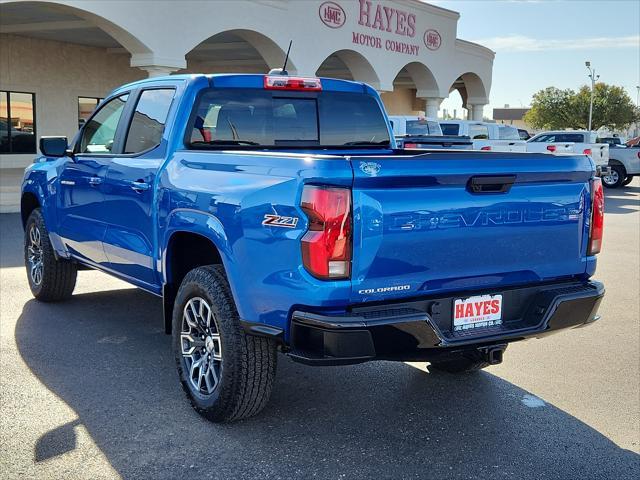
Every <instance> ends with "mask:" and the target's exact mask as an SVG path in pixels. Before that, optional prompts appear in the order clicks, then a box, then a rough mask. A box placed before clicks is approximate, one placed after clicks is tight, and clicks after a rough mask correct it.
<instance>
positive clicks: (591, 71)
mask: <svg viewBox="0 0 640 480" xmlns="http://www.w3.org/2000/svg"><path fill="white" fill-rule="evenodd" d="M584 64H585V66H586V67H587V70H589V78H590V79H591V102H589V132H591V118H592V117H593V90H594V87H595V85H596V81H597V80H598V79H599V78H600V75H596V69H595V68H593V69H592V68H591V62H590V61H588V60H587V61H586V62H584Z"/></svg>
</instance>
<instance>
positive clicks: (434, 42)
mask: <svg viewBox="0 0 640 480" xmlns="http://www.w3.org/2000/svg"><path fill="white" fill-rule="evenodd" d="M423 39H424V45H425V47H427V48H428V49H429V50H438V49H439V48H440V44H441V43H442V37H441V36H440V34H439V33H438V31H437V30H433V29H429V30H427V31H426V32H424V37H423Z"/></svg>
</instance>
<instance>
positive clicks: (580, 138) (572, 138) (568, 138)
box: [556, 133, 584, 143]
mask: <svg viewBox="0 0 640 480" xmlns="http://www.w3.org/2000/svg"><path fill="white" fill-rule="evenodd" d="M556 142H566V143H582V142H584V135H582V134H581V133H561V134H559V135H556Z"/></svg>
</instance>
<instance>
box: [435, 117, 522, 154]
mask: <svg viewBox="0 0 640 480" xmlns="http://www.w3.org/2000/svg"><path fill="white" fill-rule="evenodd" d="M440 128H442V132H443V133H444V134H445V135H466V136H468V137H470V138H471V141H472V142H473V149H474V150H488V151H494V152H525V151H526V148H527V147H526V142H524V141H523V140H520V134H519V133H518V129H517V128H515V127H512V126H510V125H502V124H498V123H487V122H475V121H471V120H443V121H441V122H440Z"/></svg>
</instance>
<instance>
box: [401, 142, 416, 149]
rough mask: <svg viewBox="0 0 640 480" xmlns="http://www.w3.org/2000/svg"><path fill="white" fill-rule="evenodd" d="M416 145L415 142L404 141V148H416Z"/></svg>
mask: <svg viewBox="0 0 640 480" xmlns="http://www.w3.org/2000/svg"><path fill="white" fill-rule="evenodd" d="M417 146H418V144H417V143H405V144H404V148H416V147H417Z"/></svg>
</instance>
